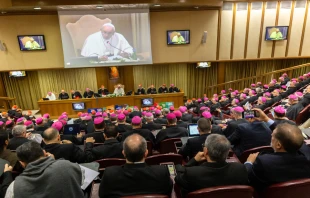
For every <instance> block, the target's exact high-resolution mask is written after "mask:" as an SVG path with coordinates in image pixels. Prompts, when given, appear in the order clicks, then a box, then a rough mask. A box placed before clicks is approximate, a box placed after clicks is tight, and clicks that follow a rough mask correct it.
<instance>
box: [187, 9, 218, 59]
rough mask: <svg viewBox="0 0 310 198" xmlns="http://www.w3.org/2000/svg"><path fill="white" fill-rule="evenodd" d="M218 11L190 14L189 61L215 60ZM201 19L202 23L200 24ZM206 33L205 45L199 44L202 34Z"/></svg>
mask: <svg viewBox="0 0 310 198" xmlns="http://www.w3.org/2000/svg"><path fill="white" fill-rule="evenodd" d="M218 14H219V11H218V10H209V11H208V12H190V29H191V30H195V31H191V44H190V45H189V50H190V51H189V61H207V60H209V61H212V60H216V50H214V49H216V46H217V28H214V27H218ZM200 18H201V19H202V20H203V21H204V22H203V23H202V22H201V20H197V19H200ZM204 31H207V32H208V36H207V41H206V43H201V37H202V36H203V32H204Z"/></svg>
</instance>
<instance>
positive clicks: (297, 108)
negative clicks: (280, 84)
mask: <svg viewBox="0 0 310 198" xmlns="http://www.w3.org/2000/svg"><path fill="white" fill-rule="evenodd" d="M288 99H289V100H288V104H287V105H289V107H288V108H287V110H286V117H287V118H288V119H290V120H296V118H297V116H298V114H299V112H301V111H302V110H303V108H304V106H303V105H302V104H301V103H300V102H298V97H297V96H296V95H295V94H291V95H289V96H288Z"/></svg>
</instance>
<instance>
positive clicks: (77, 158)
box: [43, 128, 86, 163]
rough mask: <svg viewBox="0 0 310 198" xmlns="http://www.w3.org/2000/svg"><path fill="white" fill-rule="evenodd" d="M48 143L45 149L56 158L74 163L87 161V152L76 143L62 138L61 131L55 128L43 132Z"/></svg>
mask: <svg viewBox="0 0 310 198" xmlns="http://www.w3.org/2000/svg"><path fill="white" fill-rule="evenodd" d="M43 140H44V143H45V144H46V145H45V147H44V150H45V151H46V152H49V153H51V154H53V155H54V156H55V159H60V158H64V159H66V160H69V161H70V162H73V163H84V162H86V155H85V153H84V152H83V151H82V150H81V149H80V148H79V147H77V146H76V145H75V144H72V142H70V141H68V140H63V141H61V140H60V135H59V132H58V131H57V130H56V129H54V128H48V129H46V130H45V131H44V133H43Z"/></svg>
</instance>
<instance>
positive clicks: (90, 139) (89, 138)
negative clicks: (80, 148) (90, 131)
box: [85, 137, 95, 143]
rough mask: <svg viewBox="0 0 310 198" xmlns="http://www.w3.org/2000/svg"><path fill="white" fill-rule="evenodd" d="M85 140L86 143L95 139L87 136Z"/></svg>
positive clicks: (93, 141)
mask: <svg viewBox="0 0 310 198" xmlns="http://www.w3.org/2000/svg"><path fill="white" fill-rule="evenodd" d="M85 142H86V143H89V142H90V143H95V139H94V138H93V137H88V138H86V140H85Z"/></svg>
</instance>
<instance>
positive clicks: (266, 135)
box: [228, 115, 272, 157]
mask: <svg viewBox="0 0 310 198" xmlns="http://www.w3.org/2000/svg"><path fill="white" fill-rule="evenodd" d="M245 118H246V119H247V120H248V121H249V123H243V124H239V125H238V127H237V128H236V130H235V132H234V133H233V134H232V135H231V136H229V137H228V140H229V141H230V143H231V144H232V145H234V147H233V151H234V152H235V154H236V155H237V156H238V157H239V156H240V155H241V154H242V152H243V151H246V150H248V149H252V148H255V147H259V146H268V145H270V141H271V133H272V131H271V130H270V128H269V127H267V126H266V124H265V123H264V122H261V121H259V120H258V119H257V118H255V117H254V115H247V116H246V117H245Z"/></svg>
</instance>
